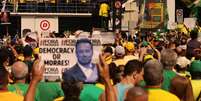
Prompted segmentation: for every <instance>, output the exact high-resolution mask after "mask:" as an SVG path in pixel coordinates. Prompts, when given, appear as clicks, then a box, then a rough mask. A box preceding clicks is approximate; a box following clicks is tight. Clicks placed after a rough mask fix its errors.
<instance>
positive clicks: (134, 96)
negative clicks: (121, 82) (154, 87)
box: [125, 87, 148, 101]
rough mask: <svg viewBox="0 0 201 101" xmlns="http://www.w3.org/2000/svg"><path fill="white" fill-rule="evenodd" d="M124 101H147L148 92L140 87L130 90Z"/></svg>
mask: <svg viewBox="0 0 201 101" xmlns="http://www.w3.org/2000/svg"><path fill="white" fill-rule="evenodd" d="M125 101H148V92H147V91H146V90H144V89H143V88H141V87H133V88H130V89H129V90H128V93H127V95H126V98H125Z"/></svg>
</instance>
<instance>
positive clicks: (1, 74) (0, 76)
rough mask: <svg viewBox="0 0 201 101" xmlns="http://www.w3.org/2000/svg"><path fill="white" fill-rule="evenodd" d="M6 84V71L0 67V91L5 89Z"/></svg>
mask: <svg viewBox="0 0 201 101" xmlns="http://www.w3.org/2000/svg"><path fill="white" fill-rule="evenodd" d="M7 84H8V71H7V70H6V69H5V68H3V67H0V90H1V89H5V88H6V87H7Z"/></svg>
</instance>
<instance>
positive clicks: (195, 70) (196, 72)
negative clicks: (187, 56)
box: [188, 60, 201, 80]
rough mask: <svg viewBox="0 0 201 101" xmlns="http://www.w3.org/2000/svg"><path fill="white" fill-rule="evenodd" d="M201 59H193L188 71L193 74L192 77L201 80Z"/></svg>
mask: <svg viewBox="0 0 201 101" xmlns="http://www.w3.org/2000/svg"><path fill="white" fill-rule="evenodd" d="M200 67H201V61H199V60H197V61H193V62H192V63H191V65H190V67H189V68H188V71H190V74H191V76H192V79H195V80H201V68H200Z"/></svg>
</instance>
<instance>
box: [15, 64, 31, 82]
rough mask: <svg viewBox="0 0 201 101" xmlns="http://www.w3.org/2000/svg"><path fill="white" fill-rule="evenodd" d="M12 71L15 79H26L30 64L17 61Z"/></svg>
mask: <svg viewBox="0 0 201 101" xmlns="http://www.w3.org/2000/svg"><path fill="white" fill-rule="evenodd" d="M11 72H12V75H13V76H14V78H15V79H17V80H19V79H25V78H26V76H27V74H28V66H27V65H26V64H25V63H24V62H21V61H18V62H15V63H14V64H13V65H12V68H11Z"/></svg>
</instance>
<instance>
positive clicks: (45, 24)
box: [40, 20, 50, 31]
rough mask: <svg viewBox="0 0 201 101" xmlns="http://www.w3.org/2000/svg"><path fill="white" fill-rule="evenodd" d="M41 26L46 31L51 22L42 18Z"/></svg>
mask: <svg viewBox="0 0 201 101" xmlns="http://www.w3.org/2000/svg"><path fill="white" fill-rule="evenodd" d="M40 28H41V29H42V30H43V31H46V30H48V29H49V28H50V22H49V21H47V20H42V21H41V22H40Z"/></svg>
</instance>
